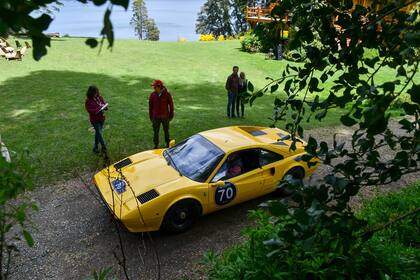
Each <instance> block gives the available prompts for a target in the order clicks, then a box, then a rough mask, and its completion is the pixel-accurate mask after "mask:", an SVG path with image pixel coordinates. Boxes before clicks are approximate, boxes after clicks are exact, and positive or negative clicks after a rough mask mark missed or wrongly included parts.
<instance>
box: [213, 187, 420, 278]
mask: <svg viewBox="0 0 420 280" xmlns="http://www.w3.org/2000/svg"><path fill="white" fill-rule="evenodd" d="M419 187H420V184H419V183H417V184H416V185H413V186H410V187H407V189H406V190H404V191H403V192H401V193H396V194H391V195H387V196H383V197H379V198H377V199H374V200H373V201H366V202H365V204H364V207H363V208H362V210H361V212H360V213H358V214H357V216H358V221H359V223H361V224H363V225H365V226H367V227H368V228H370V227H374V226H376V225H377V223H378V222H379V221H381V222H382V223H387V222H389V221H390V220H391V221H393V219H394V218H395V217H397V216H398V215H402V214H404V213H406V212H407V211H412V210H413V209H415V208H416V207H419V206H420V201H419V197H420V188H419ZM396 205H398V207H397V208H395V206H396ZM270 209H271V214H272V215H273V214H274V215H276V216H275V217H274V216H270V215H269V214H267V212H264V211H261V210H259V211H254V212H252V213H251V215H250V216H251V217H252V218H253V219H255V220H256V226H255V227H251V228H248V229H247V230H246V232H245V234H246V236H247V237H248V241H247V242H246V243H244V244H242V245H240V246H237V247H234V248H231V249H229V250H228V251H226V252H224V253H223V254H222V255H216V254H214V253H212V252H210V253H208V254H207V256H206V258H205V262H206V263H207V268H208V269H209V271H208V274H209V276H210V279H387V278H386V277H388V278H389V277H392V279H414V278H415V273H416V268H417V267H418V263H419V257H420V251H419V249H418V244H419V243H418V242H419V240H418V234H415V235H413V233H418V231H419V229H420V228H419V226H420V225H419V223H418V221H419V212H417V213H415V214H414V215H411V216H410V217H409V219H407V220H404V221H399V222H397V223H394V224H392V225H390V226H389V227H387V228H386V230H384V231H380V232H375V233H374V234H373V238H372V239H371V240H369V242H363V238H362V237H363V232H360V233H359V234H356V235H352V236H347V233H349V232H350V231H351V230H350V231H349V229H348V228H346V226H345V224H346V223H344V222H343V219H340V218H339V217H335V218H334V220H335V221H336V223H334V224H333V226H334V227H335V228H336V231H335V234H334V235H331V233H332V232H331V231H329V230H324V229H323V228H321V227H320V226H321V224H322V222H321V221H319V222H318V223H319V225H320V226H319V227H316V228H312V229H311V225H312V222H311V220H312V219H314V218H315V219H318V218H320V219H323V218H322V214H320V213H316V211H312V212H310V211H302V210H301V209H299V208H292V209H287V207H285V206H284V205H283V204H282V203H280V202H278V201H273V202H271V205H270ZM287 213H290V215H287ZM347 217H350V216H347ZM353 218H354V217H353ZM365 219H366V220H365ZM302 227H307V228H306V229H307V231H306V233H307V235H306V236H301V235H300V234H299V233H300V232H301V229H300V228H302ZM311 230H313V233H314V234H313V233H312V232H311ZM286 233H287V234H286ZM396 234H397V235H399V236H400V237H402V238H398V239H395V235H396ZM343 235H344V236H347V237H348V238H349V239H345V243H342V242H340V241H339V240H338V238H340V239H344V236H343ZM302 237H307V238H302ZM406 241H409V242H406ZM346 244H347V245H346ZM343 245H346V246H343ZM356 248H357V250H356Z"/></svg>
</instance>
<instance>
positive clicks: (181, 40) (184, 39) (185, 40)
mask: <svg viewBox="0 0 420 280" xmlns="http://www.w3.org/2000/svg"><path fill="white" fill-rule="evenodd" d="M187 41H188V40H187V38H184V37H180V38H179V39H178V42H180V43H185V42H187Z"/></svg>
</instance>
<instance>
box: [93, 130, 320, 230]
mask: <svg viewBox="0 0 420 280" xmlns="http://www.w3.org/2000/svg"><path fill="white" fill-rule="evenodd" d="M290 138H291V137H290V134H289V133H287V132H285V131H283V130H280V129H277V128H265V127H255V126H232V127H225V128H219V129H213V130H208V131H204V132H201V133H198V134H195V135H193V136H191V137H189V138H188V139H186V140H184V141H182V142H180V143H179V144H177V145H174V146H172V147H171V148H168V149H158V150H151V151H146V152H141V153H138V154H135V155H132V156H130V157H128V158H126V159H124V160H122V161H120V162H118V163H116V164H114V165H112V166H109V167H107V168H105V169H103V170H102V171H100V172H98V173H97V174H96V175H95V176H94V183H95V185H96V187H97V188H98V190H99V192H100V194H101V196H102V198H103V200H104V202H105V204H106V205H107V206H108V208H109V209H110V210H111V212H112V213H113V215H114V216H115V217H116V218H117V219H119V220H120V221H121V222H122V223H123V224H124V225H125V227H126V228H127V229H128V230H129V231H132V232H144V231H155V230H159V229H161V228H163V229H165V230H168V231H171V232H182V231H185V230H186V229H188V228H189V227H190V226H191V225H192V224H193V223H194V221H195V220H196V219H197V218H198V217H199V216H201V215H205V214H208V213H211V212H214V211H217V210H221V209H223V208H226V207H230V206H232V205H235V204H238V203H241V202H244V201H247V200H250V199H253V198H256V197H259V196H262V195H265V194H267V193H270V192H273V191H275V190H276V189H277V187H278V186H279V182H281V181H282V180H283V178H284V177H285V176H286V175H291V176H293V177H294V178H296V179H302V178H303V177H304V176H307V175H309V174H311V173H313V172H314V171H315V169H316V167H317V165H314V166H311V167H308V164H307V163H306V162H304V161H302V160H301V156H302V155H303V154H305V151H304V146H305V145H306V143H305V142H304V141H302V140H299V142H298V143H297V145H296V150H294V151H291V150H290V149H289V148H290V145H291V143H292V142H291V140H290Z"/></svg>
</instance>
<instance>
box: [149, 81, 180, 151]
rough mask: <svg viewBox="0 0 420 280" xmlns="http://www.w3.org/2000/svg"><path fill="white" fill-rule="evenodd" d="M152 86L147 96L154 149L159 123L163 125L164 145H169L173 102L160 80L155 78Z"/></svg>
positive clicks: (156, 142)
mask: <svg viewBox="0 0 420 280" xmlns="http://www.w3.org/2000/svg"><path fill="white" fill-rule="evenodd" d="M152 86H153V89H154V91H153V92H152V93H151V94H150V97H149V118H150V121H151V122H152V127H153V143H154V144H155V146H154V149H157V148H158V147H159V130H160V124H162V126H163V132H164V134H165V141H166V147H169V141H170V138H169V122H170V121H171V120H172V119H173V117H174V102H173V100H172V96H171V94H170V93H169V91H168V90H167V89H166V87H165V86H164V85H163V82H162V81H161V80H155V81H154V82H153V84H152Z"/></svg>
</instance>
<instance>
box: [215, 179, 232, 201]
mask: <svg viewBox="0 0 420 280" xmlns="http://www.w3.org/2000/svg"><path fill="white" fill-rule="evenodd" d="M235 196H236V187H235V185H234V184H232V183H231V182H225V185H224V186H223V187H217V188H216V193H215V196H214V200H215V201H216V204H217V205H225V204H228V203H229V202H231V201H232V200H233V199H234V198H235Z"/></svg>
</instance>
